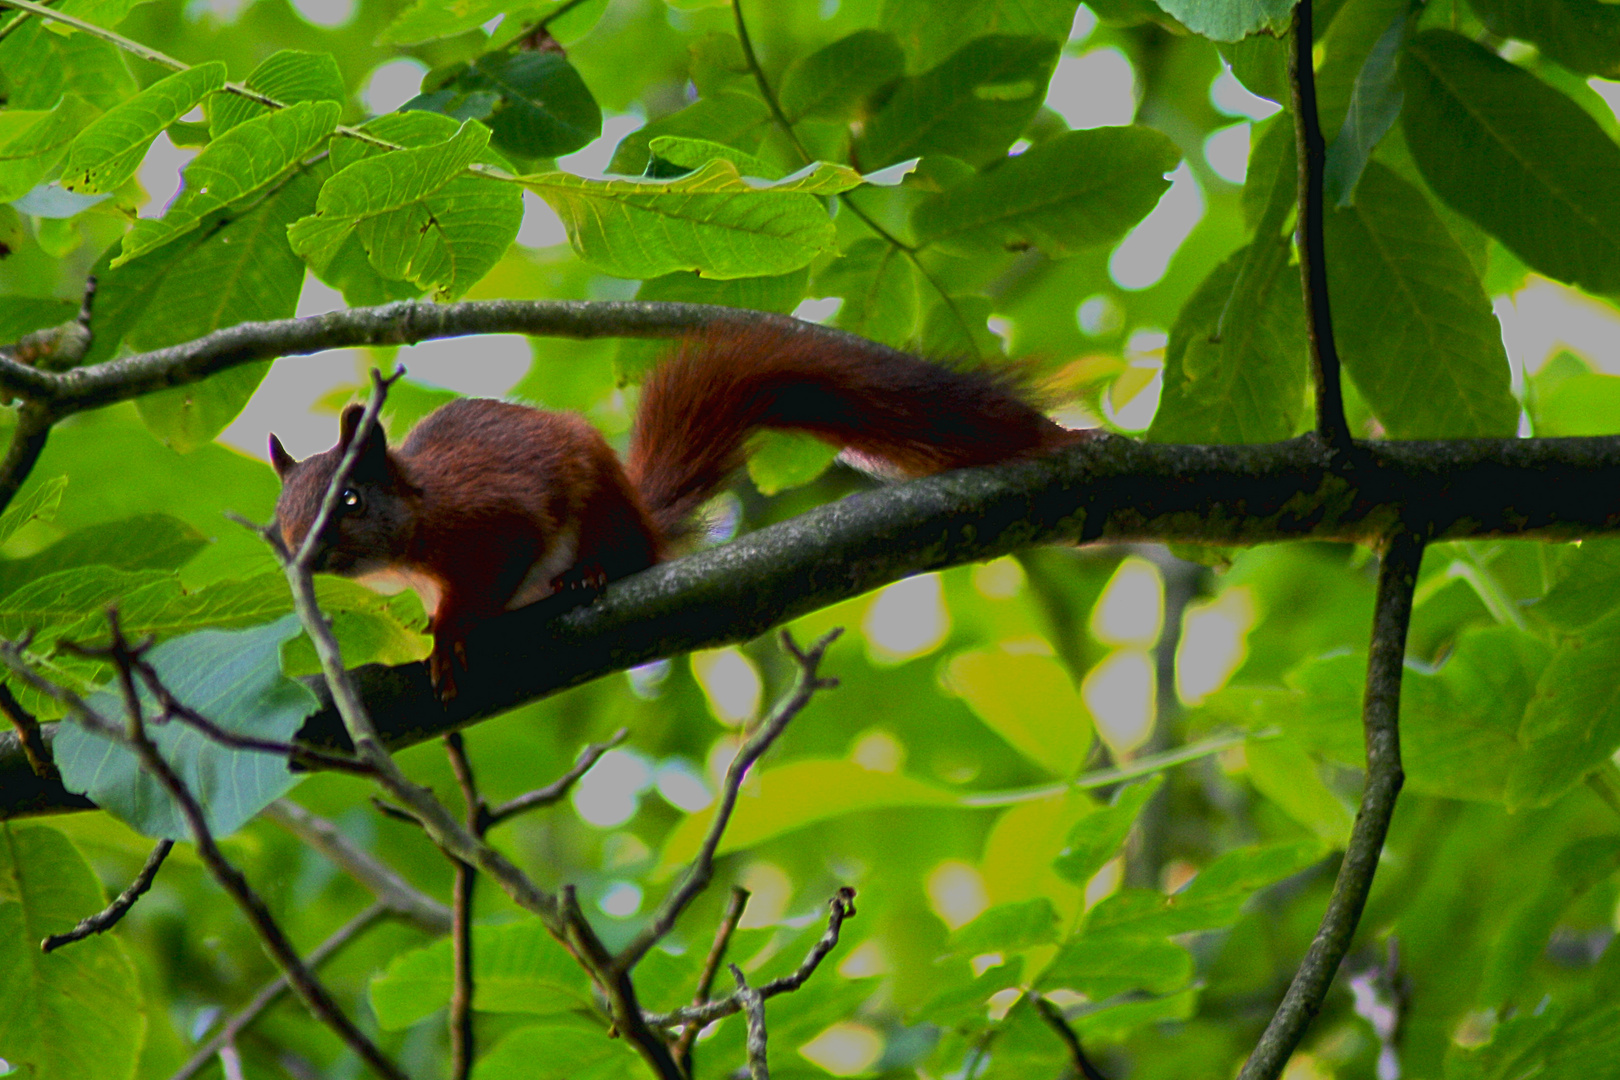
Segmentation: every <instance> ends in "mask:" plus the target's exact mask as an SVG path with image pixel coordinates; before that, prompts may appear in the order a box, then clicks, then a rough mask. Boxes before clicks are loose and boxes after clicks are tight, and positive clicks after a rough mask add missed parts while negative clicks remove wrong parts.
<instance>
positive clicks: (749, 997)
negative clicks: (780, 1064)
mask: <svg viewBox="0 0 1620 1080" xmlns="http://www.w3.org/2000/svg"><path fill="white" fill-rule="evenodd" d="M729 966H730V968H731V978H732V979H733V981H735V982H736V984H737V992H736V994H734V995H733V996H734V997H735V998H736V999H737V1001H738V1003H740V1004H741V1005H742V1011H743V1015H744V1016H745V1017H747V1018H748V1080H771V1069H770V1066H769V1065H768V1064H766V1061H765V1044H766V1037H765V998H764V997H763V996H761V994H760V992H759V991H758V990H755V989H754V988H752V987H751V986H749V985H748V980H747V979H746V978H744V977H743V973H742V968H740V967H738V966H737V965H736V964H731V965H729Z"/></svg>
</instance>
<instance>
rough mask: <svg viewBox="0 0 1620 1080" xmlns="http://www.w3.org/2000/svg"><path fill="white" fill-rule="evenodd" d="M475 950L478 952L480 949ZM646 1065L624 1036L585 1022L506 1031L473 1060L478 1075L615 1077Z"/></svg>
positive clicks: (502, 1079) (504, 1078) (503, 1078)
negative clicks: (620, 1037)
mask: <svg viewBox="0 0 1620 1080" xmlns="http://www.w3.org/2000/svg"><path fill="white" fill-rule="evenodd" d="M475 955H476V954H475ZM640 1067H641V1062H640V1059H638V1058H637V1057H636V1056H635V1055H634V1054H633V1053H632V1052H631V1050H630V1048H629V1046H628V1045H627V1044H626V1041H625V1040H624V1039H617V1038H612V1037H610V1036H609V1034H608V1033H607V1032H606V1031H603V1030H593V1029H591V1028H585V1027H563V1026H560V1025H555V1024H535V1025H533V1026H531V1027H525V1028H519V1029H518V1030H516V1031H512V1032H508V1033H507V1034H506V1035H504V1036H502V1037H501V1039H500V1041H499V1042H497V1043H496V1044H495V1045H494V1046H492V1047H490V1048H489V1049H488V1050H487V1051H485V1052H484V1053H483V1054H481V1055H480V1056H479V1058H478V1061H477V1062H476V1063H474V1065H473V1071H472V1076H473V1080H616V1078H618V1077H622V1076H632V1075H634V1074H635V1072H636V1071H637V1070H638V1069H639V1068H640Z"/></svg>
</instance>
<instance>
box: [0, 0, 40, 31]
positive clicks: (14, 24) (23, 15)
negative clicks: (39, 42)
mask: <svg viewBox="0 0 1620 1080" xmlns="http://www.w3.org/2000/svg"><path fill="white" fill-rule="evenodd" d="M50 2H51V0H40V3H41V4H49V3H50ZM27 21H28V12H26V11H19V12H17V17H16V18H15V19H12V20H11V21H10V22H8V23H6V25H4V26H0V41H4V40H6V38H8V37H10V36H11V35H12V34H14V33H16V32H17V31H18V30H19V29H21V28H22V25H23V23H25V22H27Z"/></svg>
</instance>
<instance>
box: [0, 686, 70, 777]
mask: <svg viewBox="0 0 1620 1080" xmlns="http://www.w3.org/2000/svg"><path fill="white" fill-rule="evenodd" d="M0 712H3V713H5V714H6V719H8V720H10V721H11V726H12V727H13V728H15V729H16V731H17V742H18V744H19V745H20V746H21V747H22V753H23V759H24V760H25V761H27V762H28V767H29V768H30V769H32V770H33V772H34V775H35V776H37V777H38V778H39V779H41V780H52V781H55V780H60V779H61V778H62V774H61V773H60V772H59V771H58V770H57V768H56V762H55V761H53V760H51V748H50V747H48V746H46V745H45V736H44V735H43V734H42V733H41V732H40V728H39V720H38V719H36V718H35V716H34V714H33V713H31V712H29V711H28V710H27V709H25V708H23V707H22V702H20V701H18V700H17V695H16V694H13V693H12V692H11V686H10V684H9V683H3V682H0Z"/></svg>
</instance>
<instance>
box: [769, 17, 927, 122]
mask: <svg viewBox="0 0 1620 1080" xmlns="http://www.w3.org/2000/svg"><path fill="white" fill-rule="evenodd" d="M905 70H906V56H905V53H904V52H902V51H901V49H900V43H899V42H897V41H896V40H895V39H894V35H892V34H888V33H885V32H884V31H882V30H857V31H855V33H853V34H850V35H849V36H847V37H842V38H839V39H838V40H837V41H835V42H833V43H832V44H831V45H827V46H824V47H823V48H820V49H818V50H816V51H815V52H813V53H811V54H810V55H809V56H805V57H801V58H800V59H798V60H795V61H794V62H793V63H792V64H790V65H788V69H787V70H786V71H785V72H783V73H782V85H781V88H780V90H779V91H778V97H779V98H780V103H781V106H782V111H783V112H784V113H786V114H787V117H788V119H789V120H795V121H797V120H802V119H804V118H805V117H807V116H820V117H827V118H830V119H834V120H847V119H851V118H853V117H857V116H859V115H860V114H861V112H862V111H863V110H864V109H865V107H866V103H867V102H868V101H869V100H871V98H872V96H873V95H874V94H876V93H877V91H878V90H880V89H881V88H882V87H884V86H887V85H888V84H889V83H891V82H894V81H895V80H896V79H898V78H900V76H902V75H904V74H905Z"/></svg>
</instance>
